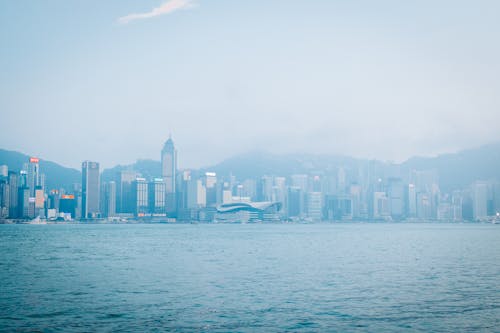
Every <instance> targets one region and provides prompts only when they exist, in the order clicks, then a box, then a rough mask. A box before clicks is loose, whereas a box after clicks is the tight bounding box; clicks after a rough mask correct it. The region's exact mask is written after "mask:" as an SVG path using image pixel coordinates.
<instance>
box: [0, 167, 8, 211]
mask: <svg viewBox="0 0 500 333" xmlns="http://www.w3.org/2000/svg"><path fill="white" fill-rule="evenodd" d="M9 191H10V187H9V183H8V182H7V177H4V176H3V175H0V217H1V218H4V217H7V216H9V206H10V204H9V199H10V194H9Z"/></svg>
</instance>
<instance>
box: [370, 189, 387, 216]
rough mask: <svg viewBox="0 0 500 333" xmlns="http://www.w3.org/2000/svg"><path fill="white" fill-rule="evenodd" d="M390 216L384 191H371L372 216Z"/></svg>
mask: <svg viewBox="0 0 500 333" xmlns="http://www.w3.org/2000/svg"><path fill="white" fill-rule="evenodd" d="M388 216H390V211H389V200H388V198H387V194H386V193H385V192H374V193H373V217H374V218H376V219H380V218H387V217H388Z"/></svg>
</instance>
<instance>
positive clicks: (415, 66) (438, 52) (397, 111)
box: [0, 0, 500, 168]
mask: <svg viewBox="0 0 500 333" xmlns="http://www.w3.org/2000/svg"><path fill="white" fill-rule="evenodd" d="M499 14H500V1H457V0H450V1H436V0H433V1H422V0H418V1H400V0H394V1H382V0H381V1H371V0H370V1H356V0H349V1H348V0H342V1H293V0H287V1H256V0H253V1H230V0H227V1H223V0H219V1H218V0H211V1H210V0H196V1H194V0H193V1H188V0H173V1H161V0H151V1H149V0H143V1H124V0H115V1H90V0H89V1H63V0H60V1H34V0H33V1H15V0H12V1H7V0H6V1H1V2H0V112H1V117H0V124H1V126H0V148H5V149H11V150H18V151H21V152H25V153H28V154H33V155H39V156H40V157H42V158H45V159H49V160H54V161H56V162H59V163H61V164H63V165H67V166H73V167H76V168H79V165H80V162H81V161H82V160H85V159H90V160H95V161H99V162H101V164H102V165H103V166H104V167H110V166H113V165H115V164H118V163H121V164H123V163H130V162H132V161H134V160H135V159H137V158H153V159H159V154H160V150H161V148H162V145H163V143H164V142H165V140H166V139H167V138H168V135H169V133H172V136H173V139H174V142H175V143H176V146H177V148H178V151H179V164H180V166H181V167H198V166H202V165H210V164H212V163H215V162H218V161H220V160H222V159H224V158H226V157H230V156H232V155H234V154H237V153H243V152H246V151H249V150H265V151H270V152H277V153H287V152H313V153H332V154H337V153H340V154H347V155H353V156H359V157H370V158H373V157H377V158H380V159H384V160H388V159H390V160H403V159H405V158H407V157H409V156H412V155H415V154H420V155H431V154H436V153H439V152H449V151H455V150H457V149H461V148H466V147H473V146H477V145H480V144H483V143H488V142H492V141H498V140H500V19H499V18H498V17H499Z"/></svg>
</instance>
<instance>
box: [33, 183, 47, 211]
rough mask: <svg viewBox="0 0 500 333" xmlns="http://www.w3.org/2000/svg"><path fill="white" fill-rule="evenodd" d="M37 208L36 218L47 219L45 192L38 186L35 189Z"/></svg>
mask: <svg viewBox="0 0 500 333" xmlns="http://www.w3.org/2000/svg"><path fill="white" fill-rule="evenodd" d="M34 198H35V207H34V214H33V215H34V216H35V217H37V216H39V217H41V218H44V217H45V192H44V190H43V188H42V187H41V186H37V188H36V189H35V197H34Z"/></svg>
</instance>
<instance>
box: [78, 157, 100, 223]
mask: <svg viewBox="0 0 500 333" xmlns="http://www.w3.org/2000/svg"><path fill="white" fill-rule="evenodd" d="M99 199H100V174H99V163H97V162H91V161H84V162H83V163H82V206H81V212H82V213H81V218H82V219H87V218H98V217H100V210H99V204H100V200H99Z"/></svg>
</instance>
